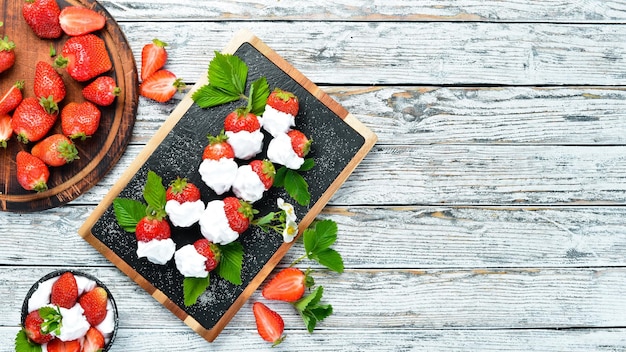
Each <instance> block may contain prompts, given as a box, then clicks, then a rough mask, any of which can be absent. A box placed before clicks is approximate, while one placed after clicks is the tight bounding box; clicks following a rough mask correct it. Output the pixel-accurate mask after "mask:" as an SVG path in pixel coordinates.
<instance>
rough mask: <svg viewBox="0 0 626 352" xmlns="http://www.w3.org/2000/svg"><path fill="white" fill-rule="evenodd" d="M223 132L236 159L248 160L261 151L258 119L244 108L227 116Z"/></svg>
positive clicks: (261, 142) (261, 144) (261, 141)
mask: <svg viewBox="0 0 626 352" xmlns="http://www.w3.org/2000/svg"><path fill="white" fill-rule="evenodd" d="M224 130H225V131H226V135H227V136H228V143H229V144H230V145H231V146H232V147H233V150H234V152H235V157H236V158H238V159H243V160H249V159H251V158H253V157H254V156H256V155H257V154H258V153H260V152H261V150H262V149H263V132H261V122H260V119H259V117H258V116H256V115H255V114H253V113H251V112H250V111H248V110H247V109H246V108H242V109H237V110H235V111H233V112H231V113H230V114H228V115H227V116H226V119H225V120H224Z"/></svg>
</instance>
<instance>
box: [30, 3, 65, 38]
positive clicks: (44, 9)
mask: <svg viewBox="0 0 626 352" xmlns="http://www.w3.org/2000/svg"><path fill="white" fill-rule="evenodd" d="M60 14H61V9H60V8H59V4H58V3H57V1H56V0H25V2H24V4H23V5H22V16H23V17H24V20H26V23H27V24H28V26H30V28H31V29H32V30H33V31H34V32H35V34H36V35H37V36H38V37H39V38H42V39H56V38H59V37H60V36H61V34H62V30H61V25H60V24H59V15H60Z"/></svg>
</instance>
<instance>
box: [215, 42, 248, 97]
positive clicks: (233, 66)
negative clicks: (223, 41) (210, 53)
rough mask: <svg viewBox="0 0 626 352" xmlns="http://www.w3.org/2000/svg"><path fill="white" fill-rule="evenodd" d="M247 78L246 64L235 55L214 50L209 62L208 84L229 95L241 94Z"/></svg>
mask: <svg viewBox="0 0 626 352" xmlns="http://www.w3.org/2000/svg"><path fill="white" fill-rule="evenodd" d="M247 79H248V66H247V65H246V63H245V62H243V61H242V60H241V59H240V58H238V57H237V56H234V55H232V54H221V53H220V52H219V51H216V52H215V57H214V58H213V60H211V62H210V63H209V84H210V85H212V86H214V87H218V88H221V89H222V90H224V92H227V93H228V94H230V95H242V94H243V93H244V91H245V88H246V80H247Z"/></svg>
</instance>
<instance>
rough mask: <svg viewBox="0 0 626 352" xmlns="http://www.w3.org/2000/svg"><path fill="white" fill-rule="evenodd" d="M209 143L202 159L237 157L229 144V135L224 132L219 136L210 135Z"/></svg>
mask: <svg viewBox="0 0 626 352" xmlns="http://www.w3.org/2000/svg"><path fill="white" fill-rule="evenodd" d="M208 139H209V144H207V146H206V147H205V148H204V151H203V153H202V159H203V160H204V159H209V160H220V159H221V158H227V159H233V158H235V151H234V150H233V147H232V146H231V145H230V144H228V136H226V134H225V133H224V131H223V130H222V132H221V133H220V134H219V135H217V136H208Z"/></svg>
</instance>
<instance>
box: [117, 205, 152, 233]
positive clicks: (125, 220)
mask: <svg viewBox="0 0 626 352" xmlns="http://www.w3.org/2000/svg"><path fill="white" fill-rule="evenodd" d="M113 210H114V211H115V218H116V219H117V223H118V224H119V225H120V226H121V227H122V229H124V231H127V232H133V233H134V232H135V228H136V227H137V223H138V222H139V220H141V218H143V217H144V216H145V215H146V205H145V204H143V203H141V202H139V201H136V200H134V199H128V198H116V199H114V200H113Z"/></svg>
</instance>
